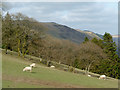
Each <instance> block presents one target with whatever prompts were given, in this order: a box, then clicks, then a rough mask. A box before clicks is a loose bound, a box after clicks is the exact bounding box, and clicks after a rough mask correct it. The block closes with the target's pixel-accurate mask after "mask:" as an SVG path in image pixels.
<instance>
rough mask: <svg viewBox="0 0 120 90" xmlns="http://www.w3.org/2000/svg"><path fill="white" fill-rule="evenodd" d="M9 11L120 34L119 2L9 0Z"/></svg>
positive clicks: (100, 31)
mask: <svg viewBox="0 0 120 90" xmlns="http://www.w3.org/2000/svg"><path fill="white" fill-rule="evenodd" d="M9 4H10V7H9V12H10V13H17V12H21V13H23V14H25V15H27V16H29V17H33V18H35V19H36V20H38V21H40V22H56V23H59V24H63V25H67V26H69V27H71V28H74V29H80V30H85V29H88V30H90V31H93V32H96V33H99V34H104V33H105V32H109V33H110V34H112V35H115V34H118V3H117V2H56V3H55V2H24V3H22V2H16V3H15V2H9Z"/></svg>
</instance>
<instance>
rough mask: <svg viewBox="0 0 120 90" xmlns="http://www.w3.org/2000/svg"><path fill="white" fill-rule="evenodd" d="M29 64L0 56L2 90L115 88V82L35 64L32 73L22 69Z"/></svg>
mask: <svg viewBox="0 0 120 90" xmlns="http://www.w3.org/2000/svg"><path fill="white" fill-rule="evenodd" d="M29 64H31V62H28V60H27V61H26V60H24V59H23V58H21V57H18V56H15V55H6V54H3V55H2V70H3V72H2V75H3V81H2V83H3V88H117V87H118V81H117V80H99V79H97V78H93V77H87V76H85V75H79V74H74V73H71V72H65V71H61V70H57V69H51V68H48V67H46V66H44V65H42V64H37V67H36V68H33V71H32V73H30V72H23V71H22V69H23V68H24V67H25V66H28V65H29Z"/></svg>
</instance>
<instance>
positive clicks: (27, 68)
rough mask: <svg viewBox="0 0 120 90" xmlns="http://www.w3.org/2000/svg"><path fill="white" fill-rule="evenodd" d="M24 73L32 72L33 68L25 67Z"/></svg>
mask: <svg viewBox="0 0 120 90" xmlns="http://www.w3.org/2000/svg"><path fill="white" fill-rule="evenodd" d="M24 71H30V72H31V71H32V67H25V68H24V69H23V72H24Z"/></svg>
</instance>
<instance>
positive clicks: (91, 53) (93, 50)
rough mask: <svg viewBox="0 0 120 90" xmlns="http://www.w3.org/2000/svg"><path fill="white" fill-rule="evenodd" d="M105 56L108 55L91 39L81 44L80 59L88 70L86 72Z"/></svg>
mask: <svg viewBox="0 0 120 90" xmlns="http://www.w3.org/2000/svg"><path fill="white" fill-rule="evenodd" d="M104 58H106V55H105V54H104V52H103V50H102V49H101V48H100V47H99V46H98V45H96V44H94V43H92V42H90V41H89V42H86V43H83V44H81V45H80V48H79V60H80V63H81V66H83V67H84V69H85V70H86V74H88V72H89V71H90V69H91V67H92V66H93V65H96V64H98V63H100V62H101V61H102V60H103V59H104Z"/></svg>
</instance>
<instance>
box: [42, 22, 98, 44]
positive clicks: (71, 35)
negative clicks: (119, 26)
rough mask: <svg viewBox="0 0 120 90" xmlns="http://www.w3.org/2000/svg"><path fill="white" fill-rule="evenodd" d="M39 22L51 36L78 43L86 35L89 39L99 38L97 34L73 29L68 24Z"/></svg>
mask: <svg viewBox="0 0 120 90" xmlns="http://www.w3.org/2000/svg"><path fill="white" fill-rule="evenodd" d="M40 24H42V25H43V26H44V27H46V28H48V30H47V31H46V32H47V34H50V35H52V36H53V37H56V38H59V39H65V40H70V41H72V42H75V43H78V44H80V43H82V42H83V41H84V38H85V37H88V38H89V39H92V38H94V37H96V38H100V37H99V36H98V35H96V34H94V33H91V32H84V31H81V30H75V29H73V28H70V27H68V26H65V25H61V24H57V23H54V22H49V23H42V22H41V23H40Z"/></svg>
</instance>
